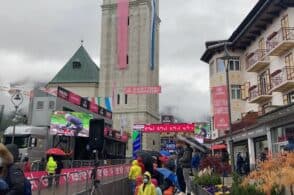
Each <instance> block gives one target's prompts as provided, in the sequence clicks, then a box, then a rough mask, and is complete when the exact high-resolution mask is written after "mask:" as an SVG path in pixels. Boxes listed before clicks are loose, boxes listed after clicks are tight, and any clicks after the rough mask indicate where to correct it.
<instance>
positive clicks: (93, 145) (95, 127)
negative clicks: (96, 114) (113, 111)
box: [89, 119, 104, 152]
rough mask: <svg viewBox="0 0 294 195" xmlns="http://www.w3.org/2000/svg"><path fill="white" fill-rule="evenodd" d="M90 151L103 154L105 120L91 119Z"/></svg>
mask: <svg viewBox="0 0 294 195" xmlns="http://www.w3.org/2000/svg"><path fill="white" fill-rule="evenodd" d="M89 141H90V149H91V150H98V152H101V151H102V150H103V145H104V119H91V120H90V128H89Z"/></svg>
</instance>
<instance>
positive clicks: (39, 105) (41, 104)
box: [37, 101, 44, 110]
mask: <svg viewBox="0 0 294 195" xmlns="http://www.w3.org/2000/svg"><path fill="white" fill-rule="evenodd" d="M37 109H38V110H42V109H44V102H43V101H37Z"/></svg>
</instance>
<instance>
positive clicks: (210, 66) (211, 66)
mask: <svg viewBox="0 0 294 195" xmlns="http://www.w3.org/2000/svg"><path fill="white" fill-rule="evenodd" d="M209 74H210V76H212V75H213V74H214V61H213V62H211V63H210V64H209Z"/></svg>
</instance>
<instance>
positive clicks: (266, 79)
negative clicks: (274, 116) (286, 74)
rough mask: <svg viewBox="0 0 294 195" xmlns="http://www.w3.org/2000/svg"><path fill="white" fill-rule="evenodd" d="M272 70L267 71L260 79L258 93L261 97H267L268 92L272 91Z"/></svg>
mask: <svg viewBox="0 0 294 195" xmlns="http://www.w3.org/2000/svg"><path fill="white" fill-rule="evenodd" d="M269 71H270V70H269V69H267V70H266V71H264V72H263V73H261V74H260V75H259V77H258V83H259V91H258V93H259V94H260V95H266V94H267V93H268V91H269V90H270V72H269Z"/></svg>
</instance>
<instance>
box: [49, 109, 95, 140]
mask: <svg viewBox="0 0 294 195" xmlns="http://www.w3.org/2000/svg"><path fill="white" fill-rule="evenodd" d="M92 118H93V115H92V114H87V113H83V112H64V111H57V112H54V113H53V114H52V115H51V123H50V134H51V135H64V136H79V137H89V124H90V120H91V119H92Z"/></svg>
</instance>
